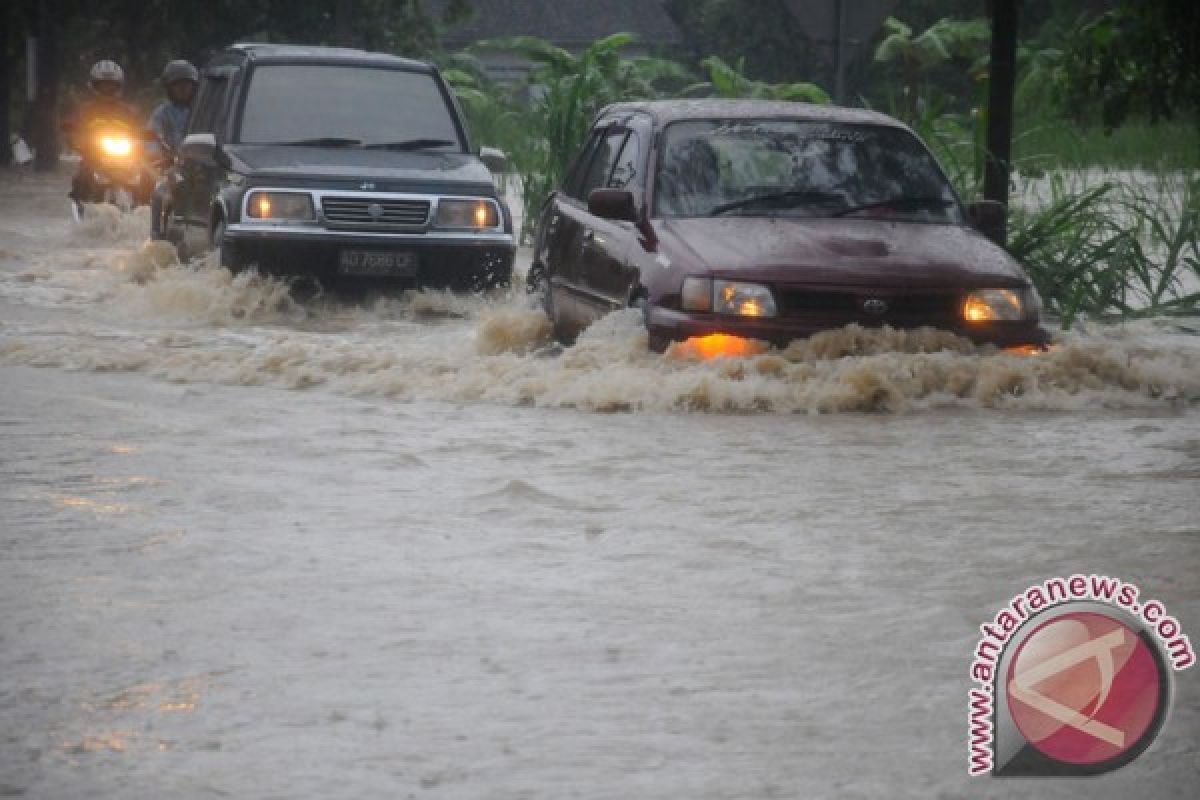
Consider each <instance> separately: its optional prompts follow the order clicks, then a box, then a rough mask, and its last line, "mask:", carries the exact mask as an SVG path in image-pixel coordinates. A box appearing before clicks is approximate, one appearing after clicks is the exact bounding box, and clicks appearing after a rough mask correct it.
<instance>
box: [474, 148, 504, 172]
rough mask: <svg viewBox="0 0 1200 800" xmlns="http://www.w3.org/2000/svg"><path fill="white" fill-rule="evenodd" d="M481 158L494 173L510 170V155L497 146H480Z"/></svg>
mask: <svg viewBox="0 0 1200 800" xmlns="http://www.w3.org/2000/svg"><path fill="white" fill-rule="evenodd" d="M479 160H480V161H482V162H483V164H484V166H486V167H487V168H488V169H489V170H491V171H492V172H493V173H496V172H508V156H506V155H505V154H504V151H503V150H497V149H496V148H495V147H481V148H479Z"/></svg>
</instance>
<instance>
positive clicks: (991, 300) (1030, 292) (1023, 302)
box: [962, 287, 1042, 322]
mask: <svg viewBox="0 0 1200 800" xmlns="http://www.w3.org/2000/svg"><path fill="white" fill-rule="evenodd" d="M1041 308H1042V301H1041V298H1040V297H1038V293H1037V290H1036V289H1033V288H1032V287H1031V288H1028V289H976V290H975V291H973V292H971V293H970V294H968V295H967V297H966V299H965V300H964V301H963V306H962V315H963V319H965V320H966V321H967V322H1023V321H1029V320H1036V319H1037V318H1038V315H1039V313H1040V312H1041Z"/></svg>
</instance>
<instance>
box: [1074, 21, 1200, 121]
mask: <svg viewBox="0 0 1200 800" xmlns="http://www.w3.org/2000/svg"><path fill="white" fill-rule="evenodd" d="M1064 59H1065V75H1066V85H1067V94H1068V106H1067V107H1068V108H1069V109H1072V110H1073V112H1074V114H1075V115H1076V117H1077V118H1078V116H1079V115H1080V113H1081V112H1084V111H1087V110H1090V109H1094V108H1096V106H1097V105H1098V106H1099V110H1100V115H1101V118H1102V120H1103V122H1104V124H1105V125H1106V126H1107V127H1109V128H1112V127H1115V126H1116V125H1118V124H1120V123H1121V122H1122V121H1124V120H1125V118H1126V117H1127V116H1129V114H1130V113H1132V112H1141V113H1145V114H1148V115H1149V117H1150V120H1151V122H1156V121H1158V120H1159V119H1163V118H1166V119H1170V118H1171V117H1173V116H1174V115H1176V114H1177V113H1179V112H1181V111H1182V112H1185V113H1195V112H1198V111H1200V4H1197V3H1196V2H1194V0H1136V2H1135V0H1122V2H1121V5H1120V6H1119V7H1118V8H1116V9H1114V10H1112V11H1109V12H1108V13H1106V14H1103V15H1101V16H1100V17H1099V18H1097V19H1095V20H1093V21H1092V22H1090V23H1088V24H1085V25H1082V26H1080V27H1078V29H1077V30H1076V31H1075V33H1074V34H1073V35H1072V36H1071V38H1070V41H1069V42H1068V44H1067V47H1066V53H1065V57H1064Z"/></svg>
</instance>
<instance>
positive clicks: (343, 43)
mask: <svg viewBox="0 0 1200 800" xmlns="http://www.w3.org/2000/svg"><path fill="white" fill-rule="evenodd" d="M357 5H358V4H357V3H355V2H354V0H334V4H333V43H334V44H336V45H338V46H340V47H355V46H357V44H358V42H357V41H356V40H355V39H356V37H355V35H354V27H355V26H354V22H355V20H354V17H355V12H356V11H357V8H356V6H357Z"/></svg>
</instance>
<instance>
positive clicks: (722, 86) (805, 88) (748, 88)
mask: <svg viewBox="0 0 1200 800" xmlns="http://www.w3.org/2000/svg"><path fill="white" fill-rule="evenodd" d="M700 66H702V67H703V68H704V70H705V71H706V72H707V73H708V80H707V81H704V82H702V83H694V84H692V85H691V86H688V87H687V88H686V89H684V94H687V95H708V96H716V97H754V98H758V99H761V100H794V101H799V102H805V103H821V104H828V103H829V102H830V97H829V93H828V92H826V91H825V90H824V89H822V88H821V87H820V86H818V85H817V84H815V83H807V82H797V83H766V82H764V81H756V80H753V79H752V78H748V77H746V72H745V70H746V59H745V58H740V59H738V63H737V64H736V65H731V64H728V63H727V62H725V60H724V59H722V58H721V57H720V56H709V57H708V58H705V59H704V60H703V61H701V62H700Z"/></svg>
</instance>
